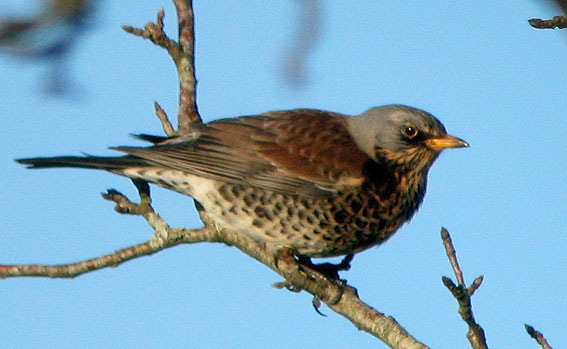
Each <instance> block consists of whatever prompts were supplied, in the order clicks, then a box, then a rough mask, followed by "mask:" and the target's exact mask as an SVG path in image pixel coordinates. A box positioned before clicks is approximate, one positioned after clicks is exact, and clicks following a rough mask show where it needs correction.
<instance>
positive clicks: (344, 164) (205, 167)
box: [116, 109, 369, 197]
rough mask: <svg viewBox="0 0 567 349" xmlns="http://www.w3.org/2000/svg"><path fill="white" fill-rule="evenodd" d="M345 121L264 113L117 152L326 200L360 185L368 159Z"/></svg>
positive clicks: (304, 112) (307, 113)
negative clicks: (177, 137) (155, 144)
mask: <svg viewBox="0 0 567 349" xmlns="http://www.w3.org/2000/svg"><path fill="white" fill-rule="evenodd" d="M345 117H346V116H344V115H341V114H335V113H330V112H323V111H318V110H309V109H298V110H291V111H277V112H269V113H266V114H262V115H258V116H249V117H240V118H234V119H223V120H218V121H214V122H211V123H209V124H204V125H202V126H200V127H198V128H197V131H196V132H197V133H198V135H196V136H195V137H194V138H193V139H189V140H182V139H178V140H175V139H172V140H170V141H167V142H165V143H162V144H160V145H157V146H154V147H149V148H129V147H121V148H116V149H118V150H120V151H124V152H126V153H128V154H130V155H133V156H137V157H140V158H143V159H146V160H149V161H151V162H154V163H156V164H159V165H161V166H165V167H169V168H175V169H178V170H182V171H186V172H189V173H194V174H198V175H201V176H204V177H208V178H212V179H217V180H220V181H224V182H231V183H239V184H248V185H252V186H255V187H260V188H264V189H268V190H273V191H276V192H280V193H284V194H292V195H293V194H301V195H306V196H311V197H325V196H332V195H334V193H335V192H336V190H337V189H340V188H342V187H348V186H359V185H361V184H362V181H363V176H362V169H363V166H364V164H365V163H366V161H368V160H369V157H368V156H367V155H366V154H364V153H363V152H362V151H360V150H359V149H358V147H357V146H356V144H355V143H354V141H353V140H352V138H351V136H350V135H349V134H348V132H347V129H346V126H345V120H344V118H345Z"/></svg>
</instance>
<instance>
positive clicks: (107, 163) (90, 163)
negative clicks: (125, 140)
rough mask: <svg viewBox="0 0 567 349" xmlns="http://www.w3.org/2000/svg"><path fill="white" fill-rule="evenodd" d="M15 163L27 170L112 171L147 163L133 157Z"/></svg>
mask: <svg viewBox="0 0 567 349" xmlns="http://www.w3.org/2000/svg"><path fill="white" fill-rule="evenodd" d="M16 162H19V163H20V164H24V165H27V167H28V168H34V169H35V168H52V167H75V168H92V169H98V170H106V171H114V170H120V169H125V168H128V167H140V166H142V167H143V166H148V163H147V162H146V161H145V160H143V159H141V158H137V157H134V156H118V157H102V156H90V155H88V156H56V157H52V158H28V159H16Z"/></svg>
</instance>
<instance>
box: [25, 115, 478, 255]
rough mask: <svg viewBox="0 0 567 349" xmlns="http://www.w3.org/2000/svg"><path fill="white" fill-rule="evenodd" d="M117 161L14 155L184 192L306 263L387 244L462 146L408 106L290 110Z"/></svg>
mask: <svg viewBox="0 0 567 349" xmlns="http://www.w3.org/2000/svg"><path fill="white" fill-rule="evenodd" d="M141 138H143V139H146V140H149V141H152V142H154V143H155V145H154V146H152V147H145V148H135V147H119V148H115V149H117V150H119V151H122V152H125V153H126V154H128V155H126V156H123V157H91V156H88V157H55V158H33V159H21V160H18V161H19V162H21V163H24V164H28V165H30V167H32V168H45V167H83V168H98V169H104V170H107V171H110V172H113V173H116V174H120V175H124V176H127V177H130V178H133V179H142V180H145V181H148V182H151V183H156V184H157V185H160V186H163V187H166V188H169V189H172V190H175V191H178V192H180V193H183V194H187V195H189V196H192V197H193V198H195V200H197V201H198V202H199V204H200V205H199V206H200V207H201V209H204V210H205V211H207V213H208V214H209V215H210V216H211V217H212V218H213V219H214V220H215V221H216V222H217V223H218V224H220V225H223V226H226V227H227V228H229V229H232V230H235V231H237V232H239V233H242V234H246V235H249V236H251V237H252V238H254V239H256V240H257V241H260V242H263V243H266V244H270V245H273V246H274V247H275V248H276V249H277V248H281V247H289V248H291V249H293V250H294V251H296V252H297V253H298V254H300V255H303V256H310V257H325V256H338V255H345V254H351V253H356V252H359V251H362V250H364V249H367V248H369V247H372V246H376V245H378V244H380V243H382V242H383V241H385V240H386V239H388V238H389V237H390V236H391V235H392V234H393V233H394V232H395V231H396V230H397V229H398V228H399V227H400V225H402V224H403V223H404V222H406V221H408V220H409V219H410V218H411V217H412V215H413V214H414V213H415V212H416V210H417V208H418V206H419V204H420V203H421V201H422V200H423V196H424V194H425V187H426V178H427V171H428V169H429V167H430V166H431V164H432V163H433V162H434V160H435V159H436V158H437V156H438V155H439V153H440V151H441V150H442V149H444V148H456V147H464V146H467V144H466V143H465V142H464V141H462V140H460V139H458V138H455V137H452V136H449V135H447V133H446V132H445V128H444V127H443V125H442V124H441V123H440V122H439V121H438V120H437V119H435V118H434V117H433V116H431V115H430V114H428V113H426V112H423V111H421V110H418V109H414V108H410V107H406V106H398V105H393V106H385V107H378V108H373V109H370V110H369V111H367V112H365V113H363V114H361V115H359V116H356V117H349V116H346V115H342V114H337V113H331V112H325V111H319V110H310V109H298V110H291V111H277V112H269V113H265V114H262V115H256V116H249V117H240V118H233V119H224V120H219V121H215V122H211V123H209V124H202V125H199V126H197V127H195V133H194V134H191V135H187V136H183V137H177V138H169V139H167V138H163V139H162V138H159V137H150V136H141Z"/></svg>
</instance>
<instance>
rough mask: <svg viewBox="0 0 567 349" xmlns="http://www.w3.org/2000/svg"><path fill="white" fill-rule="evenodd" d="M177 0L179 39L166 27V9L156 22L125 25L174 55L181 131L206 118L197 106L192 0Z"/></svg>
mask: <svg viewBox="0 0 567 349" xmlns="http://www.w3.org/2000/svg"><path fill="white" fill-rule="evenodd" d="M173 3H174V4H175V8H176V9H177V17H178V23H179V42H176V41H174V40H171V39H170V38H169V37H168V36H167V34H166V33H165V32H164V30H163V27H164V26H163V17H164V11H163V9H160V10H159V11H158V14H157V19H156V22H155V23H148V24H146V25H145V26H144V29H138V28H134V27H131V26H123V27H122V29H124V30H125V31H126V32H128V33H131V34H134V35H136V36H140V37H142V38H144V39H149V40H150V41H151V42H153V43H154V44H155V45H158V46H160V47H162V48H164V49H166V50H167V52H168V53H169V55H170V57H171V58H172V59H173V62H174V63H175V66H176V68H177V75H178V76H179V109H178V113H177V123H178V127H177V131H176V134H178V135H179V134H188V133H190V132H191V125H192V124H193V123H201V122H202V120H201V116H200V115H199V112H198V110H197V99H196V85H197V80H196V79H195V55H194V51H195V45H194V37H195V36H194V20H193V8H192V1H191V0H173ZM164 115H165V113H164ZM168 123H169V121H168ZM162 125H163V122H162ZM164 129H165V127H164ZM166 134H167V132H166Z"/></svg>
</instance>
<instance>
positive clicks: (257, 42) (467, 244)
mask: <svg viewBox="0 0 567 349" xmlns="http://www.w3.org/2000/svg"><path fill="white" fill-rule="evenodd" d="M19 3H20V2H18V1H15V0H11V1H7V2H3V4H2V5H1V7H0V11H4V12H5V11H9V10H13V11H15V10H17V9H18V8H20V7H21V5H20V4H19ZM162 6H163V7H164V8H165V10H166V28H167V30H168V32H169V33H171V34H172V35H173V34H174V33H176V27H175V15H174V10H173V6H172V5H171V4H170V2H169V1H166V0H163V1H144V2H136V4H135V5H134V4H133V3H132V2H129V1H105V2H103V3H102V6H101V9H100V11H99V13H98V15H97V17H98V21H97V23H96V25H95V27H94V28H93V29H92V30H91V31H90V32H88V33H87V35H86V36H85V37H84V39H83V40H82V41H81V42H80V44H79V45H78V46H77V48H76V51H75V52H74V54H73V55H72V57H71V59H70V61H69V66H68V68H69V73H70V74H71V75H72V77H73V85H72V89H73V90H74V91H76V93H74V94H72V95H71V96H69V97H67V98H63V99H56V98H50V97H46V96H45V95H44V94H41V93H40V92H39V87H38V85H39V84H40V83H41V81H42V79H43V77H45V76H46V74H47V72H48V69H47V68H48V67H47V66H46V65H41V64H33V63H21V62H18V61H15V60H14V59H12V58H10V57H7V56H0V76H1V77H0V81H2V94H1V95H0V129H1V130H2V137H0V142H1V143H0V173H2V176H1V177H0V211H1V212H2V224H1V225H0V246H2V248H1V252H0V263H4V264H14V263H49V264H54V263H67V262H74V261H78V260H82V259H85V258H90V257H95V256H98V255H102V254H107V253H110V252H112V251H114V250H116V249H119V248H123V247H126V246H129V245H132V244H136V243H140V242H144V241H146V240H147V239H148V238H149V237H150V235H151V230H150V228H149V227H148V226H147V225H146V224H145V222H144V221H143V219H141V218H139V217H132V216H123V215H119V214H116V213H115V212H114V211H113V210H112V208H113V207H112V204H111V203H109V202H106V201H104V200H102V199H101V197H100V195H99V193H100V192H103V191H105V190H106V189H107V188H116V189H118V190H120V191H123V192H124V193H126V194H128V195H130V196H131V197H132V198H135V190H134V188H133V186H132V185H131V184H130V182H129V181H128V180H126V179H124V178H120V177H117V176H113V175H111V174H107V173H103V172H96V171H84V170H68V169H64V170H50V171H47V170H46V171H29V170H26V169H24V168H23V167H22V166H20V165H18V164H16V163H15V162H13V159H15V158H19V157H28V156H49V155H60V154H80V152H87V153H90V154H101V155H103V154H112V153H113V152H111V151H110V150H107V149H106V148H107V147H108V146H116V145H127V144H138V143H136V141H135V140H133V139H131V138H130V137H129V136H128V134H129V133H154V134H161V128H160V125H159V122H158V121H157V119H156V118H155V117H154V115H153V106H152V102H153V101H154V100H157V101H159V102H160V103H161V104H162V106H163V107H164V108H165V109H166V111H167V112H169V114H170V115H175V114H176V105H177V80H176V75H175V69H174V67H173V64H172V63H171V62H170V59H169V57H167V56H166V54H165V53H164V52H163V51H162V50H161V49H158V48H156V47H154V46H152V45H151V44H150V43H149V42H148V41H144V40H141V39H138V38H135V37H133V36H130V35H127V34H125V33H124V32H122V30H121V29H120V27H119V26H120V25H123V24H131V25H136V26H142V25H144V24H145V23H146V22H148V21H150V20H154V18H155V13H156V11H157V9H158V8H159V7H162ZM323 11H324V18H323V28H322V36H321V39H320V41H319V43H318V45H317V47H316V48H315V50H314V52H313V54H312V55H311V57H310V58H309V61H308V78H309V84H308V85H307V87H306V88H305V89H303V90H293V89H290V88H289V87H286V83H285V82H283V81H282V79H281V76H280V75H279V70H280V68H281V60H282V57H283V54H284V52H285V50H286V49H287V47H288V45H289V40H290V37H291V35H292V34H293V33H294V28H293V25H294V23H295V21H294V18H295V16H296V12H295V7H294V2H293V1H289V0H287V1H283V0H281V1H269V2H265V1H257V0H250V1H232V2H229V1H224V2H218V1H216V2H215V1H213V2H211V1H200V0H195V12H196V16H197V17H196V31H197V44H196V49H197V77H198V80H199V85H198V103H199V108H200V111H201V115H202V116H203V118H204V119H205V120H206V121H209V120H213V119H216V118H220V117H230V116H238V115H243V114H253V113H260V112H263V111H267V110H272V109H289V108H296V107H312V108H320V109H328V110H334V111H339V112H344V113H352V114H357V113H360V112H362V111H364V110H365V109H367V108H369V107H372V106H375V105H381V104H389V103H403V104H409V105H412V106H416V107H420V108H423V109H425V110H428V111H430V112H431V113H433V114H434V115H436V116H437V117H438V118H439V119H440V120H442V121H443V123H444V124H445V126H446V127H447V129H448V130H449V131H450V132H451V133H452V134H454V135H456V136H459V137H462V138H463V139H465V140H467V141H468V142H470V144H471V147H470V148H469V149H459V150H452V151H447V152H446V153H444V154H443V155H442V156H441V158H440V159H439V160H438V161H437V163H436V164H435V166H434V167H433V169H432V171H431V172H430V176H429V187H428V194H427V195H426V198H425V201H424V203H423V206H422V208H421V209H420V211H419V212H418V214H417V215H416V216H415V218H414V219H413V220H412V221H411V223H410V224H407V225H405V226H404V227H403V228H402V229H401V230H400V231H399V232H398V233H397V234H396V235H395V236H394V237H393V238H392V239H391V240H390V241H388V242H387V243H386V244H385V245H383V246H380V247H379V248H375V249H371V250H368V251H366V252H364V253H362V254H360V255H358V256H357V257H356V258H355V260H354V262H353V268H352V269H351V271H349V272H347V273H344V274H343V277H345V278H347V279H348V280H349V282H350V283H351V284H352V285H354V286H355V287H357V288H358V291H359V294H360V296H361V298H362V299H363V300H364V301H365V302H367V303H369V304H370V305H372V306H375V307H376V308H377V309H378V310H380V311H382V312H385V313H386V314H388V315H391V316H394V317H395V318H396V319H397V320H398V321H399V322H400V323H401V324H403V325H404V326H405V327H406V328H407V329H408V331H410V332H411V333H412V334H413V335H414V336H416V337H417V338H419V339H420V340H422V341H424V342H425V343H427V344H429V345H431V346H432V347H435V348H466V347H468V343H467V342H466V338H465V333H466V328H465V324H464V323H463V322H462V321H461V320H460V317H459V316H458V314H457V312H456V307H457V306H456V302H455V300H454V299H453V298H452V297H451V296H450V294H449V292H448V291H447V290H446V289H445V287H444V286H443V285H442V283H441V276H443V275H447V276H452V271H451V268H450V266H449V264H448V262H447V258H446V256H445V252H444V250H443V247H442V244H441V240H440V238H439V230H440V228H441V226H445V227H447V228H448V229H449V231H450V232H451V234H452V237H453V240H454V242H455V245H456V248H457V251H458V257H459V260H460V263H461V266H462V268H463V270H464V272H465V278H466V281H467V282H469V283H470V282H471V281H472V280H473V279H474V277H476V276H478V275H480V274H484V275H485V281H484V284H483V285H482V287H481V288H480V290H479V291H478V292H477V293H476V295H475V296H474V299H473V302H474V303H473V304H474V311H475V315H476V317H477V320H478V321H479V323H480V324H481V325H482V326H483V327H484V329H485V331H486V333H487V338H488V343H489V345H490V346H491V347H494V348H537V345H536V343H535V342H534V341H533V340H532V339H531V338H529V337H528V336H527V334H526V333H525V331H524V329H523V324H524V323H529V324H532V325H534V326H535V327H536V328H537V329H539V330H541V331H542V332H543V333H544V334H545V335H546V337H547V338H548V340H549V341H550V343H551V344H552V345H553V346H554V347H557V348H562V347H567V322H566V321H565V312H566V310H567V297H565V287H566V283H567V231H566V228H565V226H566V224H565V223H566V220H565V218H566V212H567V184H566V183H567V182H566V173H567V155H566V154H567V153H566V152H565V141H564V139H565V135H566V134H567V126H566V125H567V122H566V118H565V116H566V111H567V96H566V91H567V78H566V77H567V75H566V74H567V59H565V57H566V54H567V31H564V32H560V31H557V30H556V31H538V30H535V29H532V28H531V27H530V26H529V25H528V24H527V19H529V18H531V17H545V18H547V17H552V16H553V15H555V14H558V11H555V10H554V9H552V8H550V7H545V6H543V5H540V1H535V0H533V1H529V0H522V1H515V2H502V1H501V2H494V1H487V0H480V1H464V2H462V1H461V2H458V3H450V4H449V2H447V1H428V2H423V1H404V2H400V1H374V0H367V1H326V2H325V4H324V10H323ZM77 97H79V98H77ZM153 198H154V203H155V207H156V209H157V210H158V211H159V212H160V213H161V214H162V216H163V217H164V218H166V219H167V220H168V221H169V222H170V224H171V225H173V226H186V227H198V226H200V223H199V221H198V219H197V216H196V214H195V212H194V208H193V204H192V203H191V200H190V199H188V198H186V197H183V196H180V195H178V194H175V193H170V192H167V191H166V190H163V189H157V188H155V189H154V190H153ZM280 280H281V279H280V277H279V276H278V275H276V274H275V273H273V272H272V271H270V270H269V269H267V268H266V267H264V266H263V265H260V264H258V263H257V262H255V261H253V260H251V259H250V258H248V257H247V256H245V255H243V254H242V253H240V252H239V251H238V250H236V249H234V248H230V247H225V246H222V245H216V244H197V245H186V246H179V247H176V248H173V249H169V250H166V251H163V252H161V253H159V254H157V255H154V256H151V257H144V258H141V259H137V260H134V261H131V262H128V263H126V264H123V265H121V266H119V267H118V268H113V269H105V270H102V271H98V272H94V273H91V274H87V275H83V276H80V277H78V278H76V279H74V280H49V279H34V278H20V279H8V280H0V294H2V297H3V301H2V302H1V305H0V319H2V325H1V326H0V342H1V343H2V346H3V347H5V348H20V347H26V348H40V347H41V348H64V347H69V348H70V347H81V348H87V347H105V348H118V347H134V346H137V347H148V348H149V347H179V348H181V347H191V348H216V347H232V348H238V347H251V348H265V347H270V348H288V347H298V348H309V347H326V348H355V347H357V348H370V347H372V348H375V347H382V346H383V344H381V343H377V340H376V339H374V338H373V337H370V336H369V335H367V334H365V333H363V332H359V331H357V330H356V329H355V328H354V327H353V326H352V325H351V324H350V323H348V322H347V321H346V320H345V319H344V318H342V317H340V316H338V315H336V314H334V313H333V312H332V311H330V310H329V309H327V308H325V307H323V308H322V311H323V312H324V313H326V314H327V315H328V317H326V318H323V317H321V316H319V315H317V314H316V313H315V311H313V309H312V307H311V297H310V296H309V295H308V294H306V293H301V294H293V293H290V292H287V291H283V290H277V289H274V288H272V287H271V286H270V285H271V284H272V283H273V282H276V281H280Z"/></svg>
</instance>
